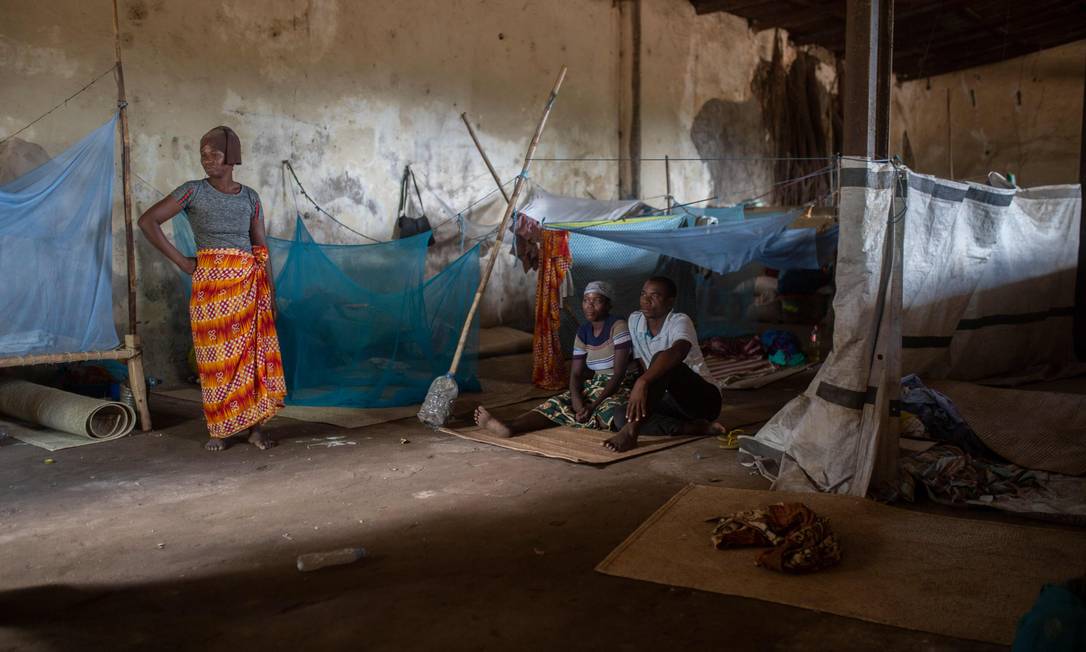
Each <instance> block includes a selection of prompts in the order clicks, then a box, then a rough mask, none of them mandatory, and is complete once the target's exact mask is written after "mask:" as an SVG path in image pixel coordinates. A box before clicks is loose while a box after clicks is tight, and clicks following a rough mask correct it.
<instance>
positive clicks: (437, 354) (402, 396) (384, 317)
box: [174, 215, 480, 408]
mask: <svg viewBox="0 0 1086 652" xmlns="http://www.w3.org/2000/svg"><path fill="white" fill-rule="evenodd" d="M430 235H431V234H430V233H429V232H427V233H421V234H419V235H415V236H411V237H409V238H404V239H402V240H393V241H390V242H381V243H378V244H365V245H326V244H319V243H317V242H315V241H314V240H313V237H312V235H311V234H310V233H309V231H308V229H306V227H305V224H304V223H303V222H302V219H301V218H300V217H299V218H298V219H297V220H296V222H295V231H294V237H293V238H292V239H290V240H281V239H278V238H268V249H269V251H270V253H271V261H272V273H273V275H274V276H275V285H276V302H277V304H278V306H279V318H278V319H277V320H276V327H277V328H278V331H279V345H280V349H281V350H282V353H283V367H284V370H285V372H286V381H287V392H288V393H287V398H286V403H287V404H288V405H314V406H343V407H361V408H378V407H394V406H403V405H414V404H418V403H421V402H422V400H423V398H425V396H426V392H427V390H428V389H429V387H430V382H431V381H432V380H433V379H434V378H435V377H436V376H441V375H444V374H445V373H446V372H448V370H449V365H450V364H451V363H452V357H453V353H454V351H455V350H456V344H457V342H458V340H459V338H460V328H461V327H462V326H463V323H464V318H465V317H466V316H467V312H468V308H469V307H470V305H471V301H472V298H473V296H474V293H475V290H476V288H477V287H478V284H479V246H478V245H476V246H475V247H473V248H471V249H470V250H468V251H467V252H465V253H464V254H463V255H462V256H460V257H459V258H457V259H456V260H454V261H453V262H452V263H450V264H449V265H447V266H446V267H445V269H444V270H442V271H441V272H440V273H438V274H437V275H435V276H434V277H432V278H430V279H425V278H424V275H425V269H426V253H427V242H428V240H429V238H430ZM174 243H175V245H176V246H177V247H178V249H180V250H181V252H182V253H185V254H186V255H188V254H189V253H190V252H191V251H192V250H193V248H194V243H193V242H192V238H191V231H190V230H189V229H188V225H187V222H186V220H185V218H184V216H183V215H179V216H178V217H175V218H174ZM190 291H191V290H190ZM478 342H479V328H478V320H477V319H476V320H475V322H474V323H473V325H472V329H471V332H470V333H469V338H468V343H467V346H466V347H465V351H464V356H463V357H462V359H461V362H460V367H459V369H458V371H457V375H456V381H457V383H458V384H459V386H460V389H461V391H479V389H480V385H479V381H478V379H477V377H476V367H477V352H478Z"/></svg>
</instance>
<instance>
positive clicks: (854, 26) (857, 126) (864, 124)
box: [843, 0, 885, 158]
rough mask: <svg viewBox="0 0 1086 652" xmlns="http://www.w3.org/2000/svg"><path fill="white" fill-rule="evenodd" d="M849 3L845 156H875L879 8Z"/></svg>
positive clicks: (874, 3) (861, 0)
mask: <svg viewBox="0 0 1086 652" xmlns="http://www.w3.org/2000/svg"><path fill="white" fill-rule="evenodd" d="M882 1H885V0H848V4H847V14H848V17H847V18H846V22H845V116H844V127H845V135H844V151H843V154H844V155H845V156H862V157H867V158H871V157H873V156H874V155H875V135H876V133H875V132H876V128H875V106H876V103H877V93H876V89H877V86H878V83H877V74H876V71H877V69H878V54H879V39H878V33H879V20H878V4H879V3H880V2H882Z"/></svg>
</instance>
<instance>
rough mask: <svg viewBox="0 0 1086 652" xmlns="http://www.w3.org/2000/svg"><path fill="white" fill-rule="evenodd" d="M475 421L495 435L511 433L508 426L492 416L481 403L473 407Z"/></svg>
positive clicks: (507, 435) (501, 435)
mask: <svg viewBox="0 0 1086 652" xmlns="http://www.w3.org/2000/svg"><path fill="white" fill-rule="evenodd" d="M475 423H477V424H478V425H479V427H480V428H484V429H485V430H486V431H487V432H489V433H490V434H492V435H494V436H495V437H509V436H510V435H512V434H513V433H512V431H510V430H509V427H508V426H506V425H505V424H504V423H502V422H501V421H498V420H497V419H496V418H494V415H492V414H490V411H489V410H487V409H486V408H485V407H483V406H481V405H480V406H479V407H477V408H475Z"/></svg>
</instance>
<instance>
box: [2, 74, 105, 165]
mask: <svg viewBox="0 0 1086 652" xmlns="http://www.w3.org/2000/svg"><path fill="white" fill-rule="evenodd" d="M116 68H117V64H113V65H112V66H110V67H109V68H108V69H106V71H105V72H103V73H102V74H100V75H98V76H97V77H95V78H94V79H92V80H90V81H89V82H88V83H87V84H86V85H85V86H83V88H80V89H79V90H77V91H76V92H74V93H72V94H71V95H69V96H68V97H66V98H64V100H63V101H62V102H60V103H59V104H57V105H56V106H54V107H53V108H51V109H49V110H48V111H46V112H45V113H43V114H41V115H39V116H38V117H37V118H34V119H33V120H31V121H30V122H29V123H27V124H26V126H24V127H23V128H22V129H20V130H18V131H16V132H15V133H13V134H9V135H8V136H5V137H4V139H3V140H0V145H3V144H4V143H6V142H8V141H9V140H11V139H12V138H15V137H16V136H18V135H19V134H21V133H23V132H24V131H26V130H27V129H30V128H31V127H33V126H34V125H36V124H38V122H40V121H41V120H43V119H44V118H45V117H46V116H48V115H49V114H50V113H52V112H53V111H56V110H57V109H59V108H61V107H62V106H64V105H66V104H67V103H68V102H70V101H72V100H73V99H75V97H76V96H77V95H79V94H81V93H82V92H83V91H85V90H87V89H88V88H90V87H91V86H94V84H96V83H97V82H98V80H100V79H101V78H103V77H105V76H106V75H108V74H109V73H111V72H113V71H114V70H115V69H116Z"/></svg>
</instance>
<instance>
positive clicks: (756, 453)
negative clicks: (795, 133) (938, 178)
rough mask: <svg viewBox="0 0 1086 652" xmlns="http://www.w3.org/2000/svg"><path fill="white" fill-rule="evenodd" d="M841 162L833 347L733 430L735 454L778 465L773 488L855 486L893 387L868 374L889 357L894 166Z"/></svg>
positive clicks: (859, 486)
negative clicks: (789, 390) (778, 399)
mask: <svg viewBox="0 0 1086 652" xmlns="http://www.w3.org/2000/svg"><path fill="white" fill-rule="evenodd" d="M841 165H842V169H841V201H840V209H839V215H838V219H839V222H840V227H841V229H840V235H839V237H838V244H837V278H836V283H837V294H836V296H835V297H834V301H833V309H834V312H835V322H834V323H835V326H834V333H833V350H832V351H831V352H830V354H829V356H828V357H827V358H826V361H825V363H824V364H823V365H822V367H821V368H820V369H819V371H818V374H817V375H816V376H815V379H814V381H813V382H812V383H811V385H810V386H809V387H808V388H807V390H806V391H805V392H804V393H803V394H801V395H799V396H797V397H796V398H795V399H793V400H792V401H791V402H789V403H788V404H787V405H786V406H784V408H782V409H781V411H780V412H778V413H777V414H776V415H775V416H774V417H773V418H772V419H771V420H770V421H769V422H768V423H767V424H766V425H765V426H764V427H763V428H762V429H761V431H759V433H758V435H757V437H756V438H753V437H742V438H741V449H742V452H743V453H744V456H743V457H744V458H747V459H750V458H752V457H753V458H759V459H761V458H768V459H772V460H773V463H774V466H775V467H777V468H775V469H774V470H773V471H771V472H770V473H769V475H771V476H773V477H774V478H775V482H774V485H773V486H774V488H776V489H789V490H818V491H832V492H837V493H847V494H853V495H860V496H862V495H865V494H866V493H867V488H868V484H869V482H870V479H871V475H872V473H873V472H874V469H875V459H876V449H877V447H878V437H879V436H880V435H885V433H884V432H883V431H882V430H880V428H882V429H884V428H885V427H886V425H887V421H888V419H887V418H886V416H887V415H888V410H889V401H890V397H889V395H888V393H889V392H890V391H892V390H894V389H896V384H895V385H890V384H887V386H886V387H885V388H884V389H885V391H884V392H882V393H881V394H886V395H880V392H879V390H878V388H879V385H878V384H873V383H878V381H879V380H880V377H881V375H883V371H884V369H883V368H884V365H885V363H886V362H888V361H887V360H886V354H887V350H886V349H887V348H888V347H887V346H886V342H887V341H888V340H889V339H890V336H891V333H889V332H887V329H888V328H891V327H892V325H893V321H894V320H893V319H892V315H889V314H885V313H886V312H887V311H886V310H884V309H885V308H887V307H888V302H887V301H886V300H885V298H886V296H887V295H888V294H892V293H893V289H894V278H893V275H892V274H891V272H892V271H893V268H894V265H893V252H894V249H895V248H894V247H893V246H892V245H893V241H894V237H893V236H894V233H895V231H900V229H896V230H895V229H891V228H889V227H890V226H891V209H892V208H893V199H894V189H895V186H896V183H895V179H896V171H895V170H894V168H893V167H892V166H891V165H889V164H886V163H873V162H866V161H858V160H851V159H845V160H843V161H842V164H841ZM897 225H900V221H898V222H897ZM888 234H889V237H888ZM888 245H889V246H888ZM899 267H900V266H899ZM897 285H898V287H900V283H898V284H897ZM899 296H900V295H899ZM889 303H890V304H892V302H889ZM889 307H891V308H892V305H890V306H889ZM878 356H881V357H882V359H881V360H879V359H877V357H878ZM869 387H871V388H872V389H871V390H869ZM877 406H878V408H879V409H877ZM895 435H896V433H895ZM895 445H896V442H895ZM741 459H742V458H741Z"/></svg>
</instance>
